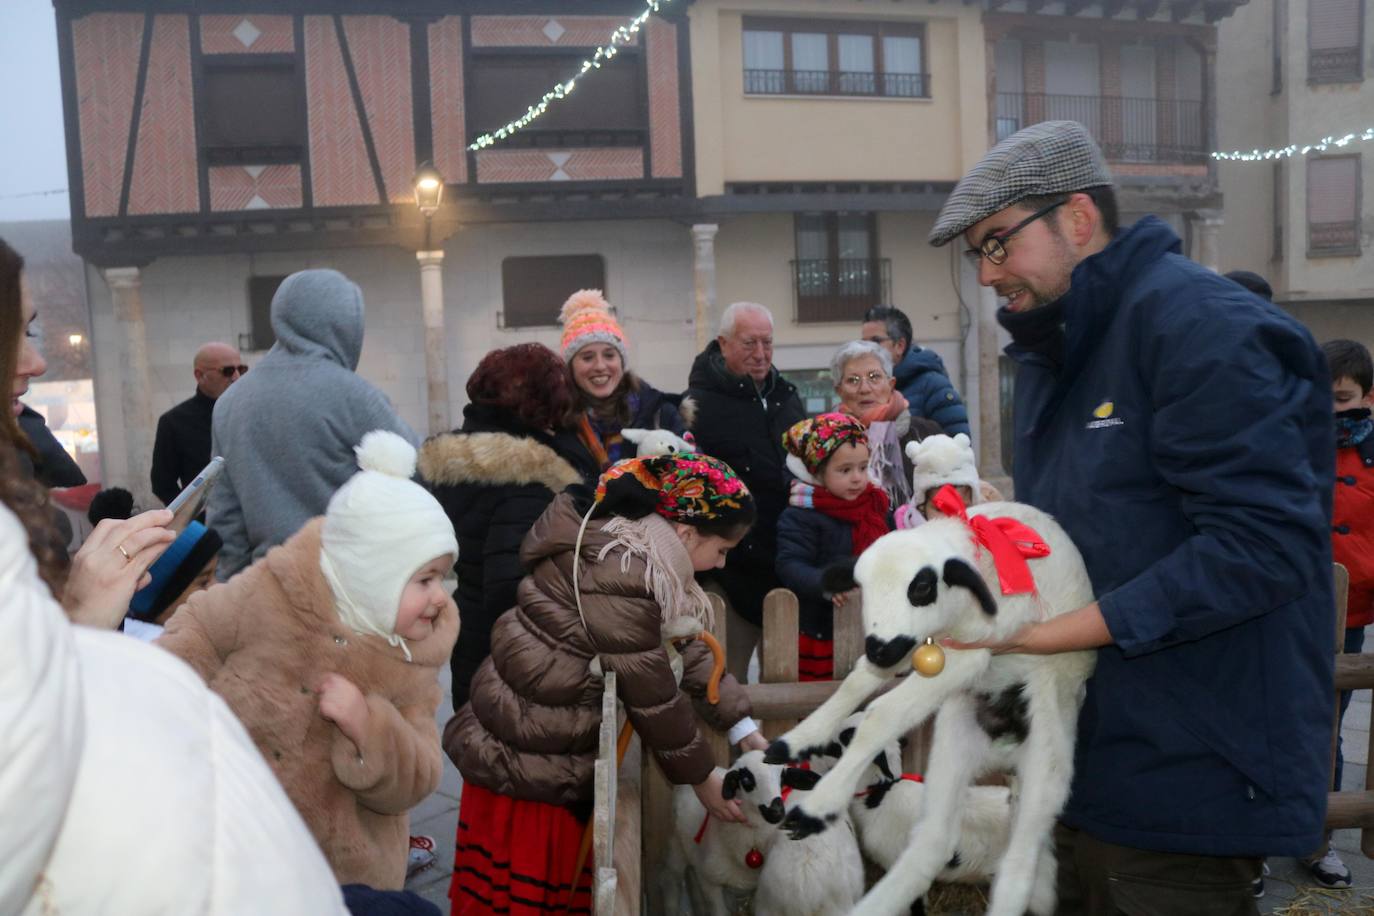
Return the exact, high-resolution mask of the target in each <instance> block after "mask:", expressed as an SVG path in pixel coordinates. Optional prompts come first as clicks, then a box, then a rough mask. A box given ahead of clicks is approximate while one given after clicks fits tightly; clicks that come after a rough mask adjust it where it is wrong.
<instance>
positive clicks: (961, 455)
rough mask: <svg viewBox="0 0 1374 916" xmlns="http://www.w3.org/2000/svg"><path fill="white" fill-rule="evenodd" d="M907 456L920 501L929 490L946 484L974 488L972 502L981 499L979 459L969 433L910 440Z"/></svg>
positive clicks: (913, 488)
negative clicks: (974, 452)
mask: <svg viewBox="0 0 1374 916" xmlns="http://www.w3.org/2000/svg"><path fill="white" fill-rule="evenodd" d="M906 456H907V457H908V458H910V459H911V468H912V470H911V493H912V497H911V498H912V501H913V502H916V503H920V502H921V501H922V500H924V499H925V496H926V494H927V493H929V492H930V491H931V490H934V489H938V488H939V487H942V486H944V485H945V484H953V485H954V486H959V485H960V484H963V485H964V486H966V487H968V488H970V489H971V490H972V491H973V497H972V499H971V500H970V501H969V502H970V505H971V504H973V503H977V502H981V501H982V496H981V495H980V494H979V492H978V489H979V488H978V461H977V459H976V458H975V457H974V454H973V442H972V441H971V440H970V439H969V437H968V435H967V434H966V433H956V434H955V435H953V436H946V435H943V434H936V435H933V436H926V437H925V438H924V439H922V440H921V441H920V442H908V443H907V446H906Z"/></svg>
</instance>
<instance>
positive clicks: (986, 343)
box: [972, 286, 1014, 499]
mask: <svg viewBox="0 0 1374 916" xmlns="http://www.w3.org/2000/svg"><path fill="white" fill-rule="evenodd" d="M972 302H973V303H974V308H976V309H977V310H978V320H977V321H976V322H975V323H974V327H975V329H976V331H977V334H978V429H977V432H978V440H977V441H978V474H979V476H980V477H982V478H983V479H984V480H986V481H988V482H989V483H991V484H992V485H993V486H995V487H997V489H998V490H1000V491H1001V492H1002V495H1003V496H1005V497H1006V498H1007V499H1013V498H1014V497H1013V494H1012V486H1011V478H1010V477H1009V476H1008V474H1007V471H1006V468H1005V467H1003V465H1002V372H1001V369H1000V361H999V358H1000V357H1001V355H1002V347H1001V345H1000V341H999V339H998V336H997V328H998V325H997V294H996V293H994V292H993V291H992V289H991V288H990V287H986V286H984V287H979V288H978V293H977V296H976V297H975V298H973V299H972Z"/></svg>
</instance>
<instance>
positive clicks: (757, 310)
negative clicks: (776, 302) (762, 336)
mask: <svg viewBox="0 0 1374 916" xmlns="http://www.w3.org/2000/svg"><path fill="white" fill-rule="evenodd" d="M745 313H753V314H755V315H762V316H763V317H764V318H767V319H768V327H770V328H771V327H773V313H772V312H770V311H768V306H766V305H759V304H758V303H757V302H732V303H730V305H728V306H726V307H725V311H724V312H722V313H721V316H720V336H721V337H733V336H734V335H735V322H736V321H737V320H738V319H739V316H740V315H743V314H745Z"/></svg>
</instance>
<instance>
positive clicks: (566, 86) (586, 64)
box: [468, 0, 672, 152]
mask: <svg viewBox="0 0 1374 916" xmlns="http://www.w3.org/2000/svg"><path fill="white" fill-rule="evenodd" d="M671 2H672V0H644V3H645V8H644V12H642V13H640V14H639V15H638V16H636V17H635V18H633V19H631V20H630V21H629V22H628V23H626V24H625V25H622V26H621V27H620V28H618V29H616V30H615V31H614V32H612V33H611V39H610V41H609V42H607V43H606V44H604V45H602V46H601V47H599V48H597V49H596V53H595V54H593V55H592V56H591V57H589V58H587V59H586V60H584V61H583V62H582V66H581V68H580V69H579V70H578V71H577V73H576V74H575V75H574V76H572V77H571V78H570V79H569V80H568V81H567V82H565V83H558V84H557V85H555V86H554V87H553V88H552V89H550V90H549V91H548V92H546V93H544V97H543V98H542V99H540V100H539V101H538V102H537V103H535V104H533V105H531V106H530V107H529V108H528V109H527V110H526V111H525V113H524V114H523V115H521V116H520V117H518V118H516V119H515V120H514V121H510V122H508V123H507V124H506V126H505V127H502V128H500V129H499V130H494V131H492V132H491V133H489V134H482V136H480V137H478V138H477V139H476V140H473V141H472V142H471V143H469V144H468V149H469V150H471V151H473V152H476V151H477V150H480V149H484V148H486V147H488V146H491V145H492V144H493V143H495V142H496V141H497V140H504V139H506V138H507V137H509V136H510V135H511V134H513V133H515V132H516V131H519V130H523V129H524V128H526V127H529V126H530V123H531V122H533V121H534V120H535V119H536V118H538V117H539V116H540V115H542V114H543V113H544V112H546V111H548V109H549V105H551V104H553V103H554V102H556V101H558V100H560V99H564V98H567V97H568V96H569V95H571V94H572V91H573V89H574V88H576V86H577V81H578V80H579V79H581V78H582V77H584V76H586V75H587V74H588V73H590V72H591V71H593V70H600V69H601V65H602V64H604V63H606V62H608V61H610V60H613V59H614V58H615V56H616V55H617V54H618V53H620V48H619V45H622V44H628V43H629V42H631V41H634V37H635V35H637V34H638V33H639V30H640V28H642V27H643V25H644V23H645V22H647V21H648V19H649V17H650V16H651V15H653V14H654V13H657V12H658V8H659V7H660V6H663V5H665V4H668V3H671Z"/></svg>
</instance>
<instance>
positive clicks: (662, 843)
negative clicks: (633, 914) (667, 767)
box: [639, 748, 673, 913]
mask: <svg viewBox="0 0 1374 916" xmlns="http://www.w3.org/2000/svg"><path fill="white" fill-rule="evenodd" d="M639 772H640V774H641V778H640V787H641V790H642V793H643V799H644V805H643V808H642V814H641V817H642V822H643V823H645V824H648V825H649V829H648V830H645V831H643V833H642V834H641V836H642V837H643V839H644V847H643V848H644V854H643V858H642V859H641V861H642V862H643V863H644V864H643V867H642V870H641V873H642V874H643V876H644V878H643V884H644V912H645V913H662V912H663V884H662V880H663V863H664V862H665V861H667V857H668V844H669V843H670V842H671V841H672V823H673V787H672V786H671V785H669V784H668V780H667V779H665V778H664V776H663V772H662V771H661V770H659V768H658V764H656V763H655V762H654V755H653V754H650V753H649V751H648V749H647V748H644V749H643V754H642V756H641V760H640V770H639Z"/></svg>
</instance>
